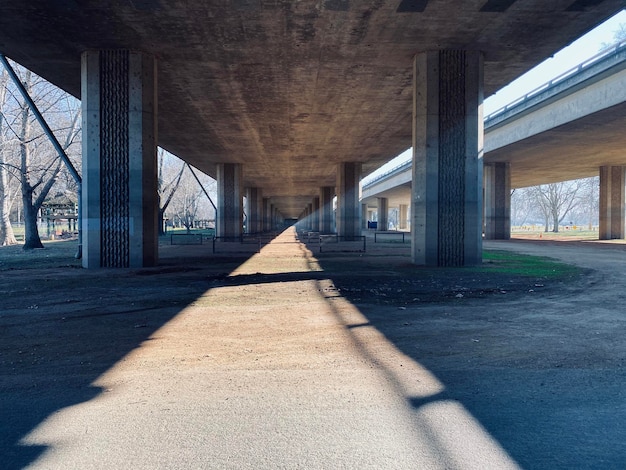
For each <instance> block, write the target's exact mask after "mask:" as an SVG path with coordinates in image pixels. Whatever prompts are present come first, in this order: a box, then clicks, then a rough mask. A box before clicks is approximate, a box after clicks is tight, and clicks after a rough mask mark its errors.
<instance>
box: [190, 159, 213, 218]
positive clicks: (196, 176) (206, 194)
mask: <svg viewBox="0 0 626 470" xmlns="http://www.w3.org/2000/svg"><path fill="white" fill-rule="evenodd" d="M186 165H187V168H189V171H191V174H192V175H193V177H194V178H195V179H196V181H197V182H198V184H199V185H200V188H201V189H202V191H203V192H204V194H205V196H206V197H207V198H209V202H210V203H211V205H212V206H213V209H215V218H216V219H217V207H215V204H213V200H212V199H211V196H209V193H207V191H206V189H204V186H202V183H201V182H200V178H198V175H196V172H195V171H193V168H191V165H190V164H189V163H186Z"/></svg>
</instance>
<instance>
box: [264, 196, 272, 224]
mask: <svg viewBox="0 0 626 470" xmlns="http://www.w3.org/2000/svg"><path fill="white" fill-rule="evenodd" d="M263 231H264V232H271V231H272V204H271V202H270V198H269V197H264V198H263Z"/></svg>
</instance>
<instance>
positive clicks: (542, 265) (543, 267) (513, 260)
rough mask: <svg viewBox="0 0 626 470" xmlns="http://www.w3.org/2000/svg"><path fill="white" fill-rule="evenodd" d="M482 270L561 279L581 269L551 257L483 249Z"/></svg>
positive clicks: (577, 272)
mask: <svg viewBox="0 0 626 470" xmlns="http://www.w3.org/2000/svg"><path fill="white" fill-rule="evenodd" d="M479 269H481V270H484V271H486V272H487V271H488V272H494V273H503V274H509V275H517V276H527V277H534V278H546V279H561V278H567V277H570V276H574V275H577V274H580V273H581V272H582V269H581V268H579V267H577V266H572V265H570V264H565V263H561V262H560V261H556V260H554V259H552V258H547V257H542V256H531V255H522V254H519V253H512V252H509V251H484V252H483V265H482V266H481V267H480V268H479Z"/></svg>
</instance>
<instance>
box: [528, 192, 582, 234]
mask: <svg viewBox="0 0 626 470" xmlns="http://www.w3.org/2000/svg"><path fill="white" fill-rule="evenodd" d="M581 181H582V180H575V181H564V182H561V183H550V184H542V185H540V186H534V187H532V188H529V195H530V197H531V198H532V200H533V201H534V203H535V204H536V205H537V207H538V208H539V209H540V211H541V213H542V215H543V217H544V220H545V231H546V232H547V231H549V225H550V224H552V231H553V232H555V233H558V231H559V225H560V223H561V222H562V221H563V220H565V217H566V216H567V215H568V214H569V213H570V211H571V210H572V209H573V208H574V207H576V205H577V204H578V203H579V202H580V198H579V197H578V192H579V191H580V190H581V188H582V187H583V183H582V182H581Z"/></svg>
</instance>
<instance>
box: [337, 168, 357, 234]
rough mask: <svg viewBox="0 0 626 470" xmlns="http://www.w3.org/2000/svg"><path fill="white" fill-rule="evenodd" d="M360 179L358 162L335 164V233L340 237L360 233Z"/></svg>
mask: <svg viewBox="0 0 626 470" xmlns="http://www.w3.org/2000/svg"><path fill="white" fill-rule="evenodd" d="M360 180H361V164H360V163H357V162H343V163H340V164H338V165H337V234H338V235H339V236H340V237H355V236H360V235H361V205H360V203H359V181H360Z"/></svg>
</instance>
